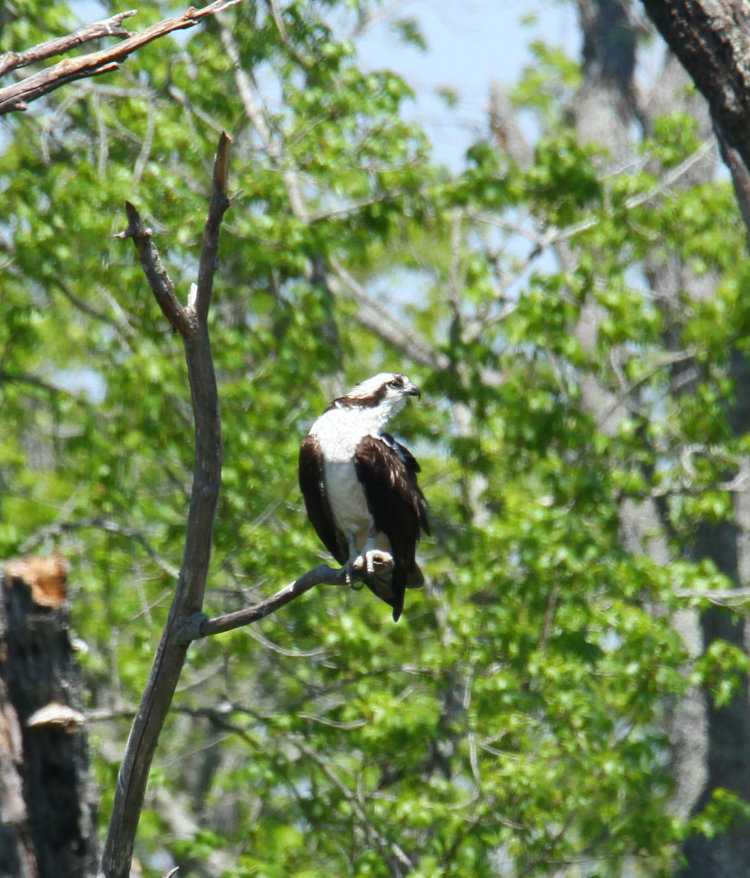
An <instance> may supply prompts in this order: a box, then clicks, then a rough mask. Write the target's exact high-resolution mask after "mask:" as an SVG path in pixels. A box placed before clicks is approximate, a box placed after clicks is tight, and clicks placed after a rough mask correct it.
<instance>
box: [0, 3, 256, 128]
mask: <svg viewBox="0 0 750 878" xmlns="http://www.w3.org/2000/svg"><path fill="white" fill-rule="evenodd" d="M240 2H242V0H214V2H213V3H210V4H209V5H208V6H204V7H203V9H193V8H192V7H191V8H190V9H188V10H186V11H185V12H183V14H182V15H180V16H178V17H177V18H166V19H164V20H163V21H159V22H157V23H156V24H153V25H151V27H147V28H146V29H145V30H143V31H141V32H140V33H138V34H133V35H131V36H127V38H126V39H124V40H123V41H122V42H121V43H120V44H119V45H117V46H111V47H110V48H107V49H102V50H101V51H99V52H91V53H89V54H88V55H81V56H80V57H78V58H66V59H64V60H63V61H60V62H58V63H57V64H54V65H53V66H51V67H47V68H45V69H44V70H41V71H39V72H38V73H33V74H31V76H27V77H26V78H25V79H22V80H20V81H19V82H15V83H13V84H12V85H8V86H6V87H5V88H0V115H3V114H4V113H10V112H13V111H18V110H25V109H27V108H28V105H29V103H31V101H35V100H37V99H38V98H40V97H42V96H43V95H45V94H48V93H49V92H51V91H54V90H55V89H57V88H59V87H60V86H61V85H64V84H65V83H68V82H73V81H75V80H77V79H87V78H89V77H92V76H99V75H100V74H102V73H108V72H110V71H112V70H116V69H117V68H118V67H119V63H120V62H121V61H124V60H125V59H126V58H127V57H128V55H131V54H132V53H133V52H135V51H136V50H137V49H140V48H141V47H142V46H145V45H146V44H147V43H150V42H152V41H153V40H156V39H159V37H163V36H165V35H166V34H169V33H172V31H176V30H184V29H186V28H191V27H195V26H196V25H197V24H200V22H201V21H202V19H204V18H205V17H206V16H208V15H215V14H216V13H218V12H221V11H222V10H224V9H228V8H229V7H230V6H234V5H236V4H237V3H240ZM129 14H132V13H125V14H122V15H121V16H115V18H118V17H119V18H120V22H122V19H123V18H125V17H127V15H129ZM113 21H114V19H108V20H107V21H105V22H98V23H97V24H94V25H89V27H90V28H93V29H95V31H94V36H86V31H87V28H83V30H82V31H78V32H77V33H76V34H71V35H69V36H67V37H61V38H60V39H59V40H57V41H55V40H53V41H51V43H56V44H57V45H53V46H52V49H50V43H43V44H42V45H41V46H37V47H35V48H33V49H29V50H27V52H24V53H20V54H18V53H12V56H11V57H9V56H7V55H4V56H2V58H0V72H5V71H7V70H13V69H15V68H18V67H21V66H24V65H25V64H28V63H31V60H39V59H40V58H47V57H50V56H51V55H57V54H60V52H61V51H68V50H69V49H70V48H73V47H75V46H77V45H80V44H81V43H82V42H85V41H87V40H90V39H95V38H96V37H101V36H110V35H112V36H123V34H128V32H127V31H125V30H124V29H123V28H120V27H119V23H118V24H114V25H113V24H112V22H113ZM108 23H109V27H110V29H111V33H106V32H102V31H103V30H104V31H106V29H107V28H106V26H107V25H108ZM103 26H104V27H103ZM82 34H83V36H82ZM65 41H68V45H67V48H63V46H64V44H65ZM45 47H46V48H45ZM40 50H41V52H42V54H41V55H38V56H37V57H33V55H34V53H38V52H39V51H40ZM23 56H27V57H30V58H31V60H27V61H25V62H24V61H23ZM19 59H21V63H19ZM3 64H5V65H6V66H5V71H3V68H2V65H3Z"/></svg>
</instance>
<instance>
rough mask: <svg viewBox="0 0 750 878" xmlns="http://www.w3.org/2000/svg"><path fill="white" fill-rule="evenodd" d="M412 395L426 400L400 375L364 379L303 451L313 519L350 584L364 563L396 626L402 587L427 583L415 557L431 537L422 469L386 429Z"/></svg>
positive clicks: (319, 424) (304, 485) (313, 431)
mask: <svg viewBox="0 0 750 878" xmlns="http://www.w3.org/2000/svg"><path fill="white" fill-rule="evenodd" d="M413 396H416V397H420V396H421V393H420V391H419V388H418V387H417V386H416V385H415V384H413V383H412V382H411V381H410V380H409V379H408V378H407V377H406V375H402V374H401V373H399V372H380V373H378V374H377V375H373V377H372V378H368V379H367V380H365V381H361V382H360V383H359V384H357V385H355V386H354V387H353V388H352V389H351V390H349V391H348V392H347V393H346V394H345V395H344V396H340V397H338V398H337V399H334V400H333V402H332V403H331V404H330V405H329V406H328V408H327V409H326V410H325V411H324V412H323V414H322V415H320V417H319V418H317V420H316V421H315V422H314V423H313V425H312V427H311V428H310V431H309V433H308V434H307V435H306V436H305V438H304V439H303V441H302V445H301V447H300V454H299V484H300V490H301V491H302V496H303V498H304V501H305V508H306V510H307V516H308V518H309V519H310V522H311V523H312V525H313V527H314V528H315V530H316V532H317V534H318V536H319V537H320V539H321V541H322V543H323V544H324V545H325V547H326V548H327V549H328V551H329V552H330V553H331V554H332V555H333V557H334V558H335V559H336V560H337V561H338V562H339V564H341V565H343V567H344V570H345V578H346V581H347V583H348V584H349V585H353V583H352V578H351V573H352V570H353V567H354V564H355V562H356V561H357V559H359V558H362V561H360V563H362V562H364V564H363V566H364V570H363V577H362V578H363V581H364V583H365V585H367V586H368V587H369V589H370V590H371V591H372V592H373V594H375V595H376V596H377V597H379V598H380V599H381V600H383V601H385V602H386V603H387V604H389V605H390V606H391V607H392V608H393V621H394V622H397V621H398V619H399V616H400V615H401V612H402V610H403V607H404V589H406V588H420V587H421V586H422V585H424V575H423V573H422V570H421V569H420V567H419V565H418V564H417V561H416V558H415V553H416V545H417V542H418V540H419V539H420V537H421V535H422V534H428V535H429V533H430V525H429V522H428V519H427V501H426V500H425V497H424V494H423V493H422V491H421V489H420V487H419V484H418V482H417V473H419V472H420V466H419V464H418V463H417V461H416V460H415V458H414V456H413V455H412V454H411V452H410V451H409V449H408V448H406V446H404V445H402V444H401V443H400V442H397V441H396V440H395V439H394V438H393V436H391V435H390V433H387V432H385V427H386V425H387V424H388V421H389V420H390V419H391V418H392V417H393V416H394V415H396V414H398V412H400V411H401V409H403V407H404V406H405V405H406V402H407V400H408V399H409V397H413ZM382 551H385V552H387V553H389V554H390V556H391V558H392V561H393V563H392V567H391V568H390V569H389V570H388V571H385V572H384V570H383V569H381V570H376V567H377V560H378V552H382ZM360 587H361V586H360Z"/></svg>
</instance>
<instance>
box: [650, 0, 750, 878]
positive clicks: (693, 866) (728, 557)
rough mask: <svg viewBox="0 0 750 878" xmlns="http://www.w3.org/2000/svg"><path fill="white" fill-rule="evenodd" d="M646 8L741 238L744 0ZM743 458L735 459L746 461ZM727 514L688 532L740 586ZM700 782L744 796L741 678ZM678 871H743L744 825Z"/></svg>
mask: <svg viewBox="0 0 750 878" xmlns="http://www.w3.org/2000/svg"><path fill="white" fill-rule="evenodd" d="M643 5H644V7H645V8H646V11H647V13H648V15H649V17H650V18H651V20H652V21H653V23H654V24H655V25H656V27H657V28H658V29H659V31H660V33H661V35H662V36H663V37H664V39H665V41H666V42H667V44H668V45H669V47H670V48H671V50H672V51H673V52H674V53H675V55H676V56H677V57H678V58H679V60H680V62H681V63H682V65H683V66H684V68H685V70H686V71H687V73H688V74H689V75H690V77H691V78H692V80H693V82H694V83H695V85H696V87H697V88H698V90H699V91H700V92H701V93H702V94H703V96H704V97H705V98H706V100H707V102H708V105H709V109H710V113H711V117H712V119H713V122H714V128H715V132H716V135H717V139H718V141H719V146H720V150H721V155H722V158H723V159H724V161H725V163H726V165H727V167H728V168H729V171H730V173H731V175H732V180H733V183H734V187H735V193H736V195H737V200H738V202H739V206H740V210H741V213H742V217H743V220H744V223H745V227H746V233H747V237H748V241H749V242H750V175H749V174H748V171H749V169H750V53H749V52H748V50H747V34H748V33H749V32H750V6H748V4H747V3H746V2H745V0H675V2H670V3H663V2H660V0H643ZM729 373H730V375H731V377H732V378H733V380H734V387H735V399H736V403H735V405H734V406H733V407H732V408H731V409H730V410H729V412H728V419H729V423H730V427H731V429H732V433H733V434H734V435H735V436H739V435H742V434H744V433H746V432H747V431H748V429H750V366H749V365H748V361H747V359H746V357H745V356H744V355H742V354H740V352H739V351H736V350H735V351H732V353H731V356H730V363H729ZM747 465H748V463H747V461H743V462H742V463H741V467H745V468H746V467H747ZM734 504H735V520H734V521H732V522H723V523H721V524H718V525H703V526H701V527H700V528H698V531H697V533H696V538H695V554H696V556H697V557H699V558H710V559H711V560H713V561H714V563H715V564H716V565H717V567H718V568H719V569H720V570H721V571H722V572H723V573H725V574H726V575H727V576H728V577H729V578H730V579H731V580H732V582H733V583H734V585H735V587H737V588H741V587H742V586H743V585H745V584H746V575H747V573H748V570H750V566H749V565H750V550H749V548H748V530H747V528H748V521H749V520H750V519H749V517H748V507H749V506H750V493H749V492H748V491H747V490H744V491H739V492H737V493H736V494H735V496H734ZM701 628H702V632H703V639H704V644H705V646H706V647H708V646H709V645H710V644H711V643H713V642H714V641H715V640H717V639H721V640H726V641H728V642H730V643H732V644H734V645H736V646H738V647H739V648H741V649H743V650H745V649H747V645H748V644H747V637H746V631H745V626H744V625H743V624H742V623H741V622H740V621H738V620H737V619H736V618H735V617H733V616H731V615H730V613H729V611H727V610H726V609H722V608H714V609H711V610H710V611H708V612H707V613H705V614H704V615H703V616H702V618H701ZM706 718H707V726H708V741H707V743H708V751H707V758H706V767H707V773H708V778H707V783H706V786H705V788H704V790H703V793H702V795H701V796H700V798H699V799H698V802H697V803H696V804H697V808H701V807H702V806H703V805H705V804H706V803H707V802H708V801H710V799H711V796H712V795H713V793H714V791H715V790H716V789H720V788H723V789H728V790H731V791H732V792H733V793H735V794H736V795H738V796H739V797H740V798H742V799H744V800H745V802H750V693H749V692H748V682H747V680H744V681H743V683H742V686H741V691H740V692H739V693H737V694H736V695H735V697H734V698H733V699H732V701H731V702H730V703H729V704H728V705H726V706H723V707H716V706H715V705H714V704H713V701H712V699H711V698H710V697H707V705H706ZM684 854H685V857H686V860H687V863H686V866H685V869H684V870H683V872H682V873H681V874H682V875H683V876H685V878H710V876H715V875H722V876H724V878H744V876H746V875H747V869H748V865H747V864H748V862H750V825H748V823H747V822H744V823H742V824H741V825H740V826H738V827H736V828H735V829H734V830H733V831H731V832H728V833H725V834H722V835H718V836H715V837H714V838H711V839H709V838H706V837H705V836H697V837H695V838H692V839H689V840H688V842H687V843H686V845H685V848H684Z"/></svg>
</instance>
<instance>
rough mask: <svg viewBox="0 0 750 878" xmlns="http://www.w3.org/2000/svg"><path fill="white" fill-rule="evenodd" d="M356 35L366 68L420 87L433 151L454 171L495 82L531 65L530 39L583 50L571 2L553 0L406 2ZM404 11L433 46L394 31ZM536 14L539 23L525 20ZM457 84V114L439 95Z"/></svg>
mask: <svg viewBox="0 0 750 878" xmlns="http://www.w3.org/2000/svg"><path fill="white" fill-rule="evenodd" d="M384 9H385V10H386V11H387V12H388V14H387V15H385V16H384V17H383V18H381V20H380V21H379V22H378V23H377V24H375V25H373V26H371V27H370V28H368V30H367V32H366V33H365V34H364V35H363V37H361V38H360V39H359V40H358V41H357V45H358V48H359V51H360V56H361V59H362V62H363V66H365V67H368V68H371V69H379V68H388V69H390V70H393V71H394V72H396V73H398V74H400V75H401V76H403V77H404V79H405V80H406V81H407V82H408V83H409V85H410V86H411V87H412V89H414V91H415V93H416V98H417V100H416V106H415V108H414V115H415V118H416V120H417V121H419V122H420V123H421V124H422V125H423V126H425V127H426V129H427V131H428V133H429V135H430V137H431V139H432V141H433V143H434V144H435V157H436V159H437V160H438V161H440V162H443V163H445V164H447V165H448V166H449V167H452V168H453V169H456V168H458V167H459V166H460V165H461V164H462V161H461V160H462V157H463V154H464V152H465V150H466V148H467V147H468V146H469V144H470V143H471V142H472V141H473V140H476V137H477V135H478V134H482V133H484V132H485V131H486V110H487V100H488V95H489V88H490V83H491V82H492V81H493V80H498V81H499V82H500V83H501V84H502V83H507V84H511V83H513V82H514V81H515V80H516V79H518V76H519V74H520V72H521V70H522V69H523V67H524V66H525V65H526V64H528V63H529V61H530V59H531V55H530V54H529V51H528V45H529V43H530V42H531V41H532V40H534V39H543V40H545V41H547V42H550V43H554V44H556V45H562V46H564V47H565V48H566V49H567V50H568V51H569V52H570V53H571V54H576V53H577V51H578V49H579V46H578V44H579V41H580V34H579V32H578V28H577V24H576V20H575V15H574V11H573V9H572V6H571V4H568V3H560V2H554V0H400V2H396V3H392V4H388V3H386V4H385V6H384ZM398 17H409V18H414V19H416V20H417V21H418V23H419V26H420V29H421V31H422V33H423V36H424V37H425V38H426V42H427V51H426V52H421V51H419V50H418V49H416V48H413V47H410V46H406V45H404V43H403V42H402V41H401V40H400V39H399V37H398V36H397V34H396V33H394V30H393V21H394V19H395V18H398ZM524 19H526V20H528V19H532V20H533V23H529V24H522V20H524ZM442 86H449V87H450V88H452V89H455V90H457V92H458V94H459V102H458V106H457V107H456V109H455V110H454V111H452V112H450V111H448V110H447V109H446V106H445V103H444V101H443V100H442V99H441V98H439V97H438V96H437V94H436V92H437V90H438V89H439V88H441V87H442Z"/></svg>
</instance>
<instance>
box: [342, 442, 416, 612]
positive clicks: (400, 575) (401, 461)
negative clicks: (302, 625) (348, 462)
mask: <svg viewBox="0 0 750 878" xmlns="http://www.w3.org/2000/svg"><path fill="white" fill-rule="evenodd" d="M354 466H355V469H356V471H357V478H358V479H359V481H360V482H361V483H362V487H363V488H364V492H365V499H366V501H367V508H368V509H369V511H370V515H372V519H373V522H374V523H375V527H376V529H377V530H378V531H379V532H381V533H383V534H384V535H385V536H386V537H387V538H388V541H389V543H390V551H391V554H392V555H393V561H394V567H393V576H392V579H391V583H390V586H391V587H390V592H391V593H390V595H386V594H385V592H384V590H383V589H382V588H381V589H378V590H377V591H375V593H376V594H378V596H379V597H381V598H382V599H383V600H385V601H386V602H387V603H389V604H391V606H392V607H393V618H394V620H396V619H398V617H399V616H400V615H401V610H402V609H403V605H404V589H405V588H406V587H407V586H416V587H418V586H419V585H420V584H421V582H422V581H423V577H422V572H421V570H420V569H419V567H418V565H417V563H416V558H415V553H416V544H417V541H418V540H419V538H420V536H421V532H424V533H426V534H429V532H430V526H429V522H428V520H427V502H426V501H425V498H424V495H423V494H422V491H421V490H420V488H419V484H418V483H417V473H418V472H419V464H418V463H417V461H416V460H415V459H414V457H413V456H412V454H411V452H410V451H409V450H408V449H407V448H405V447H404V446H403V445H401V444H400V443H399V442H396V440H395V439H394V438H393V437H392V436H390V435H389V434H388V433H384V434H383V436H382V437H375V436H365V437H363V439H362V440H361V441H360V443H359V445H358V446H357V450H356V452H355V455H354ZM373 590H375V589H373ZM389 598H390V600H389Z"/></svg>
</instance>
